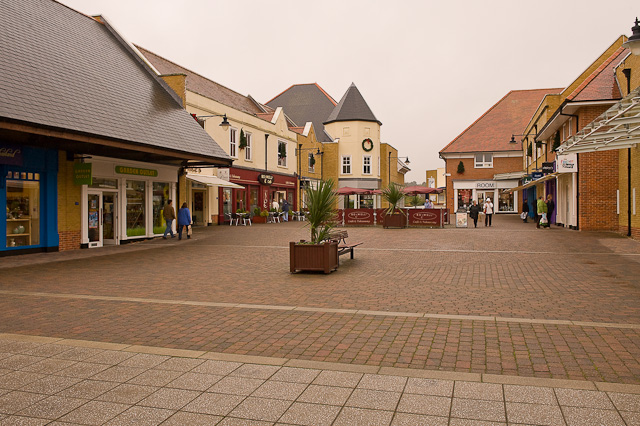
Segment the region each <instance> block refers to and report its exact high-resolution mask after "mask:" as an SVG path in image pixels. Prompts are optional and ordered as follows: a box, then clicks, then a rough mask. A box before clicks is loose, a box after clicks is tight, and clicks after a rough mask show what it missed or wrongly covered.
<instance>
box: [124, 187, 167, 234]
mask: <svg viewBox="0 0 640 426" xmlns="http://www.w3.org/2000/svg"><path fill="white" fill-rule="evenodd" d="M170 191H171V185H170V184H169V183H167V182H153V200H152V203H153V204H152V206H153V233H154V234H162V233H164V230H165V228H166V224H165V223H164V217H163V215H162V210H163V209H164V206H166V205H167V202H168V201H169V199H170V198H171V197H170ZM127 229H128V226H127ZM127 235H128V233H127Z"/></svg>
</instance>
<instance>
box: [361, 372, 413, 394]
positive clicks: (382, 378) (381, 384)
mask: <svg viewBox="0 0 640 426" xmlns="http://www.w3.org/2000/svg"><path fill="white" fill-rule="evenodd" d="M406 383H407V378H406V377H402V376H386V375H382V374H365V375H364V376H363V377H362V379H361V380H360V382H359V383H358V387H359V388H363V389H373V390H379V391H390V392H402V391H403V390H404V386H405V384H406Z"/></svg>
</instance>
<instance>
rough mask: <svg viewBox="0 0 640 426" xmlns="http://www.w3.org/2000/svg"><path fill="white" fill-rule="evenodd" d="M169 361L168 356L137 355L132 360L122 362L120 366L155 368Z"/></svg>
mask: <svg viewBox="0 0 640 426" xmlns="http://www.w3.org/2000/svg"><path fill="white" fill-rule="evenodd" d="M168 359H169V357H168V356H162V355H151V354H135V355H134V356H132V357H131V358H127V359H126V360H124V361H122V362H121V363H120V364H119V365H121V366H122V367H139V368H153V367H156V366H158V365H160V364H162V363H163V362H165V361H166V360H168Z"/></svg>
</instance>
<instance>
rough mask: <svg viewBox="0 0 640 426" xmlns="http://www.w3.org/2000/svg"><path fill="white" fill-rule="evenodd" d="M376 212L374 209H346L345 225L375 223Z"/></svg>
mask: <svg viewBox="0 0 640 426" xmlns="http://www.w3.org/2000/svg"><path fill="white" fill-rule="evenodd" d="M374 216H375V212H374V211H373V209H345V210H344V224H345V225H373V218H374Z"/></svg>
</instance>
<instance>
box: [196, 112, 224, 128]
mask: <svg viewBox="0 0 640 426" xmlns="http://www.w3.org/2000/svg"><path fill="white" fill-rule="evenodd" d="M191 115H192V116H193V118H195V119H196V120H198V119H200V118H204V119H205V120H206V119H207V118H212V117H222V123H220V127H222V130H224V131H226V130H227V129H228V128H229V126H231V123H229V121H228V120H227V114H213V115H195V114H191ZM203 127H204V126H203Z"/></svg>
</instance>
